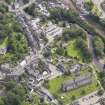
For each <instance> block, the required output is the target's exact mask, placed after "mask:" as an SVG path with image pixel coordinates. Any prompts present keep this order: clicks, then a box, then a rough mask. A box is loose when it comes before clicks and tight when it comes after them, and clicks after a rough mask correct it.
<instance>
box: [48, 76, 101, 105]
mask: <svg viewBox="0 0 105 105" xmlns="http://www.w3.org/2000/svg"><path fill="white" fill-rule="evenodd" d="M70 79H71V77H70V76H66V77H64V76H61V77H57V78H55V79H53V80H51V81H49V91H50V92H51V93H52V94H53V95H54V96H56V98H57V99H58V100H59V101H60V102H61V103H63V105H67V104H68V103H70V102H71V101H73V99H72V97H73V96H74V97H75V99H78V98H80V97H82V96H85V95H87V94H89V93H91V92H93V91H95V90H97V89H98V88H99V86H97V81H96V80H95V79H94V78H93V82H92V83H91V84H89V85H86V86H83V87H80V88H78V89H74V90H72V91H69V92H66V93H63V92H61V90H60V88H61V84H62V83H63V82H64V81H66V80H70ZM83 92H84V93H83Z"/></svg>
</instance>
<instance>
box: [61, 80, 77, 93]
mask: <svg viewBox="0 0 105 105" xmlns="http://www.w3.org/2000/svg"><path fill="white" fill-rule="evenodd" d="M75 88H76V85H75V83H74V80H70V81H66V82H65V83H63V84H62V86H61V90H63V92H66V91H70V90H72V89H75Z"/></svg>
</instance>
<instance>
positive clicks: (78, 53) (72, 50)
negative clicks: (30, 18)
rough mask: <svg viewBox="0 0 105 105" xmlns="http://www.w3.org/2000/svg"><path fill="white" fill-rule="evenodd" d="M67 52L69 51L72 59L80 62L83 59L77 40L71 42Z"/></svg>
mask: <svg viewBox="0 0 105 105" xmlns="http://www.w3.org/2000/svg"><path fill="white" fill-rule="evenodd" d="M66 50H67V54H68V56H70V57H77V58H79V59H80V60H81V59H82V56H81V54H82V52H81V51H79V50H78V49H77V48H76V40H72V41H70V42H69V44H68V46H67V48H66Z"/></svg>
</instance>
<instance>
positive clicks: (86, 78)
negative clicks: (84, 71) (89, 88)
mask: <svg viewBox="0 0 105 105" xmlns="http://www.w3.org/2000/svg"><path fill="white" fill-rule="evenodd" d="M91 82H92V78H91V75H90V74H89V75H83V76H80V77H77V78H76V79H75V83H76V85H77V86H78V87H80V86H83V85H86V84H89V83H91Z"/></svg>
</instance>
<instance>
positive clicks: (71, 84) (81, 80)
mask: <svg viewBox="0 0 105 105" xmlns="http://www.w3.org/2000/svg"><path fill="white" fill-rule="evenodd" d="M91 82H92V77H91V75H90V74H87V75H83V76H80V77H77V78H75V79H73V80H69V81H66V82H64V83H63V84H62V87H61V89H62V90H63V91H69V90H72V89H75V88H78V87H80V86H83V85H86V84H89V83H91Z"/></svg>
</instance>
